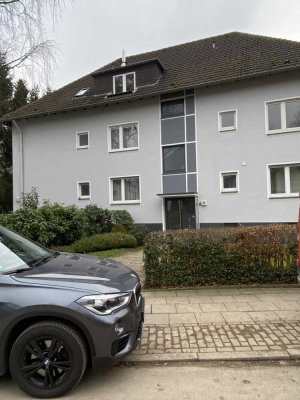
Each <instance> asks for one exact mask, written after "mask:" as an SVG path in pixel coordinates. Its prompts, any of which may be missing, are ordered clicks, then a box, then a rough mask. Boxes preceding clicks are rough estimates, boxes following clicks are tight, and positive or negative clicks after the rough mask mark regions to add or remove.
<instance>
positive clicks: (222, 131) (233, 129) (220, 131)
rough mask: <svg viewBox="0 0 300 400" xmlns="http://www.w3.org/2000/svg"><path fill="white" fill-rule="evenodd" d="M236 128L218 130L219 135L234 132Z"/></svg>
mask: <svg viewBox="0 0 300 400" xmlns="http://www.w3.org/2000/svg"><path fill="white" fill-rule="evenodd" d="M236 131H237V128H236V127H235V126H229V127H228V128H220V129H219V133H224V132H236Z"/></svg>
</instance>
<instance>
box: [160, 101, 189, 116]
mask: <svg viewBox="0 0 300 400" xmlns="http://www.w3.org/2000/svg"><path fill="white" fill-rule="evenodd" d="M180 115H184V99H178V100H170V101H164V102H162V103H161V117H162V118H171V117H178V116H180Z"/></svg>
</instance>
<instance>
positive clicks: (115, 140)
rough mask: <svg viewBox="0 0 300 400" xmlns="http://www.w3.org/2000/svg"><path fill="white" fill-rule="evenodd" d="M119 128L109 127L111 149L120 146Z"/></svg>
mask: <svg viewBox="0 0 300 400" xmlns="http://www.w3.org/2000/svg"><path fill="white" fill-rule="evenodd" d="M119 131H120V128H111V129H110V140H111V149H112V150H117V149H119V148H120V135H119Z"/></svg>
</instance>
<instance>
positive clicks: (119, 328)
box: [115, 322, 124, 336]
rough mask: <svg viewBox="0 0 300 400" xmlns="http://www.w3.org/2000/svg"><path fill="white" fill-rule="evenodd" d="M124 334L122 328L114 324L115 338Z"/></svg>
mask: <svg viewBox="0 0 300 400" xmlns="http://www.w3.org/2000/svg"><path fill="white" fill-rule="evenodd" d="M123 332H124V327H123V326H121V325H120V322H117V323H116V324H115V333H116V335H117V336H120V335H122V333H123Z"/></svg>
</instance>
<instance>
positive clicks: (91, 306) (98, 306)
mask: <svg viewBox="0 0 300 400" xmlns="http://www.w3.org/2000/svg"><path fill="white" fill-rule="evenodd" d="M130 297H131V293H117V294H99V295H92V296H84V297H81V298H80V299H79V300H77V303H78V304H80V305H81V306H83V307H85V308H87V309H88V310H90V311H92V312H94V313H96V314H99V315H107V314H111V313H112V312H113V311H115V310H118V309H119V308H121V307H124V306H126V305H127V304H128V303H129V301H130Z"/></svg>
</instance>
